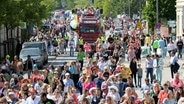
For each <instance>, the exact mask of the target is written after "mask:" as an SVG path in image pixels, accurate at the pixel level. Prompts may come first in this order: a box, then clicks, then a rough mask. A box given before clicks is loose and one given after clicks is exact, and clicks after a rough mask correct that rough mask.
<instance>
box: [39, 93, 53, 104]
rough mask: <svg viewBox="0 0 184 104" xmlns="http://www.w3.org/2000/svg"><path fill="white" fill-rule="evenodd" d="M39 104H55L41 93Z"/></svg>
mask: <svg viewBox="0 0 184 104" xmlns="http://www.w3.org/2000/svg"><path fill="white" fill-rule="evenodd" d="M40 104H55V102H54V101H53V100H51V99H48V98H47V94H46V93H42V94H41V101H40Z"/></svg>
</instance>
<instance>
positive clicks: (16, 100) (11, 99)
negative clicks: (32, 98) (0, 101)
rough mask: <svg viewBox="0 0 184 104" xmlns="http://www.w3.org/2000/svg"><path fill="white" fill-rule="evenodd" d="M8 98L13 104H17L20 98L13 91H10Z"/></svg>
mask: <svg viewBox="0 0 184 104" xmlns="http://www.w3.org/2000/svg"><path fill="white" fill-rule="evenodd" d="M8 98H9V100H10V101H8V102H9V103H11V104H16V102H18V98H16V97H15V93H14V92H13V91H10V92H8Z"/></svg>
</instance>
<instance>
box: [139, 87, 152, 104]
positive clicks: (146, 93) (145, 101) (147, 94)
mask: <svg viewBox="0 0 184 104" xmlns="http://www.w3.org/2000/svg"><path fill="white" fill-rule="evenodd" d="M142 104H155V100H154V99H153V98H152V97H151V96H150V91H149V90H145V91H144V98H143V100H142Z"/></svg>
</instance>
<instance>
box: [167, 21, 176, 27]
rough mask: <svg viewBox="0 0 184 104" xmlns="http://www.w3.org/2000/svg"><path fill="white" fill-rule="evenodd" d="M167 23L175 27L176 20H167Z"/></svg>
mask: <svg viewBox="0 0 184 104" xmlns="http://www.w3.org/2000/svg"><path fill="white" fill-rule="evenodd" d="M167 24H168V25H169V27H176V21H175V20H170V21H167Z"/></svg>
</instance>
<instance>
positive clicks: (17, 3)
mask: <svg viewBox="0 0 184 104" xmlns="http://www.w3.org/2000/svg"><path fill="white" fill-rule="evenodd" d="M56 6H57V2H56V0H1V1H0V11H1V12H0V25H2V24H4V25H6V27H7V28H9V29H13V28H15V27H17V26H19V24H20V22H27V23H28V24H38V23H40V22H41V20H42V19H44V18H47V16H49V14H50V12H51V11H52V10H53V9H54V8H55V7H56Z"/></svg>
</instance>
